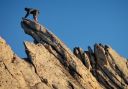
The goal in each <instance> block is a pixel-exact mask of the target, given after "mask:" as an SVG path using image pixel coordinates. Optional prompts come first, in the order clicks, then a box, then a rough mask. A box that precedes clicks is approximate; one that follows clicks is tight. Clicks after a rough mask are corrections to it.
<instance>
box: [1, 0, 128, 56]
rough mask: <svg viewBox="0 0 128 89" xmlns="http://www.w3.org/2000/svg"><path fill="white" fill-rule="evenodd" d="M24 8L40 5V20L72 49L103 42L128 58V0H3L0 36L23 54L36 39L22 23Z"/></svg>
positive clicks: (17, 52) (14, 49)
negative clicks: (24, 30) (25, 47)
mask: <svg viewBox="0 0 128 89" xmlns="http://www.w3.org/2000/svg"><path fill="white" fill-rule="evenodd" d="M25 7H32V8H38V9H39V10H40V16H39V22H40V23H41V24H43V25H44V26H45V27H46V28H48V29H49V30H51V31H52V32H53V33H55V34H56V35H57V36H58V37H59V38H60V39H61V40H63V41H64V42H65V43H66V44H67V46H68V47H69V48H71V49H73V47H75V46H80V47H82V48H83V49H84V50H87V46H88V45H91V46H93V45H94V43H103V44H109V45H110V46H111V47H112V48H113V49H115V50H116V51H117V52H118V53H119V54H120V55H122V56H124V57H127V58H128V0H0V11H1V12H0V36H2V37H3V38H4V39H5V40H6V41H7V43H8V44H9V45H10V46H11V48H12V49H13V51H14V52H15V53H16V54H17V55H19V56H20V57H26V54H25V52H24V46H23V41H26V40H27V41H32V40H33V39H32V38H31V37H30V36H28V35H26V34H25V33H24V32H23V30H22V28H21V26H20V21H21V18H22V17H23V16H24V15H25V12H24V8H25ZM30 18H31V16H30Z"/></svg>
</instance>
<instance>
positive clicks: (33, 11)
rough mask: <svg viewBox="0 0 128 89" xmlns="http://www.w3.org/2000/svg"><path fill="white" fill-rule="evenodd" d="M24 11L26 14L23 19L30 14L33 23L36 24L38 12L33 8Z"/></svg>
mask: <svg viewBox="0 0 128 89" xmlns="http://www.w3.org/2000/svg"><path fill="white" fill-rule="evenodd" d="M24 10H25V11H26V12H27V13H26V15H25V17H24V18H27V17H28V15H29V14H32V15H33V19H34V21H35V22H38V19H37V17H38V14H39V10H37V9H33V8H25V9H24Z"/></svg>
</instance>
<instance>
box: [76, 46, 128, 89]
mask: <svg viewBox="0 0 128 89" xmlns="http://www.w3.org/2000/svg"><path fill="white" fill-rule="evenodd" d="M74 54H75V55H76V56H77V57H78V58H79V59H80V60H81V61H82V63H83V64H84V65H85V66H86V67H87V68H88V69H89V70H90V72H91V73H92V74H93V76H95V78H96V79H97V81H98V82H99V83H100V84H101V85H102V86H103V87H104V88H106V89H128V67H127V60H126V59H125V58H123V57H121V56H119V54H117V53H116V52H115V51H114V50H113V49H112V48H111V47H109V46H107V45H102V44H95V45H94V52H93V51H92V49H91V48H90V47H88V51H86V52H84V51H83V50H82V49H81V48H79V47H77V48H75V49H74Z"/></svg>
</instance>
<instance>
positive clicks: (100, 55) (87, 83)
mask: <svg viewBox="0 0 128 89" xmlns="http://www.w3.org/2000/svg"><path fill="white" fill-rule="evenodd" d="M21 26H22V28H23V30H24V32H25V33H26V34H28V35H30V36H32V37H33V39H34V43H32V42H24V46H25V51H26V54H27V56H28V57H27V58H24V59H22V58H19V57H18V56H17V55H16V54H15V53H14V52H13V51H12V50H11V48H10V47H9V46H8V45H7V44H6V42H5V41H4V40H3V39H2V38H1V37H0V89H128V61H127V60H126V59H125V58H123V57H121V56H120V55H119V54H117V53H116V52H115V51H114V50H113V49H112V48H111V47H110V46H107V45H102V44H101V43H100V44H95V45H94V50H93V49H92V48H91V47H90V46H89V47H88V50H87V51H84V50H83V49H82V48H80V47H75V48H74V50H73V52H72V51H71V50H70V49H69V48H68V47H67V46H66V45H65V44H64V43H63V42H62V41H61V40H60V39H59V38H58V37H56V36H55V35H54V34H53V33H52V32H50V31H48V30H47V29H46V28H45V27H44V26H42V25H40V24H39V23H37V22H33V21H31V20H29V19H23V20H22V21H21Z"/></svg>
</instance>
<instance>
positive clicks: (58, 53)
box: [21, 19, 102, 89]
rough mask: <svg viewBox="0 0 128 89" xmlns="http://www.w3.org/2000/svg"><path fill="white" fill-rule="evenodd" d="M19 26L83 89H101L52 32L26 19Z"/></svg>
mask: <svg viewBox="0 0 128 89" xmlns="http://www.w3.org/2000/svg"><path fill="white" fill-rule="evenodd" d="M21 25H22V27H23V29H24V31H25V33H27V34H29V35H31V36H32V37H33V38H34V39H35V41H36V43H40V44H42V45H44V46H45V47H46V48H48V49H47V50H49V52H50V53H51V54H52V55H54V56H55V57H56V58H57V60H58V61H59V62H60V63H61V65H63V67H64V69H65V70H66V71H67V72H68V73H70V76H71V77H73V78H74V80H76V81H77V82H78V83H79V84H80V85H81V86H82V87H83V88H87V89H93V88H97V89H100V88H102V87H101V85H100V84H99V83H98V82H97V80H96V79H95V78H94V76H93V75H92V74H91V73H90V72H89V70H88V69H87V68H86V67H85V66H84V65H83V63H82V62H81V61H80V60H79V59H78V58H77V57H76V56H75V55H74V54H73V53H72V52H71V51H70V50H69V48H68V47H66V45H65V44H64V43H63V42H62V41H61V40H59V39H58V38H57V37H56V36H55V35H54V34H53V33H52V32H49V31H48V30H47V29H46V28H44V27H43V26H41V25H40V24H38V23H34V22H32V21H30V20H26V19H24V20H23V21H22V22H21ZM39 27H40V29H39ZM35 60H36V59H35Z"/></svg>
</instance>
